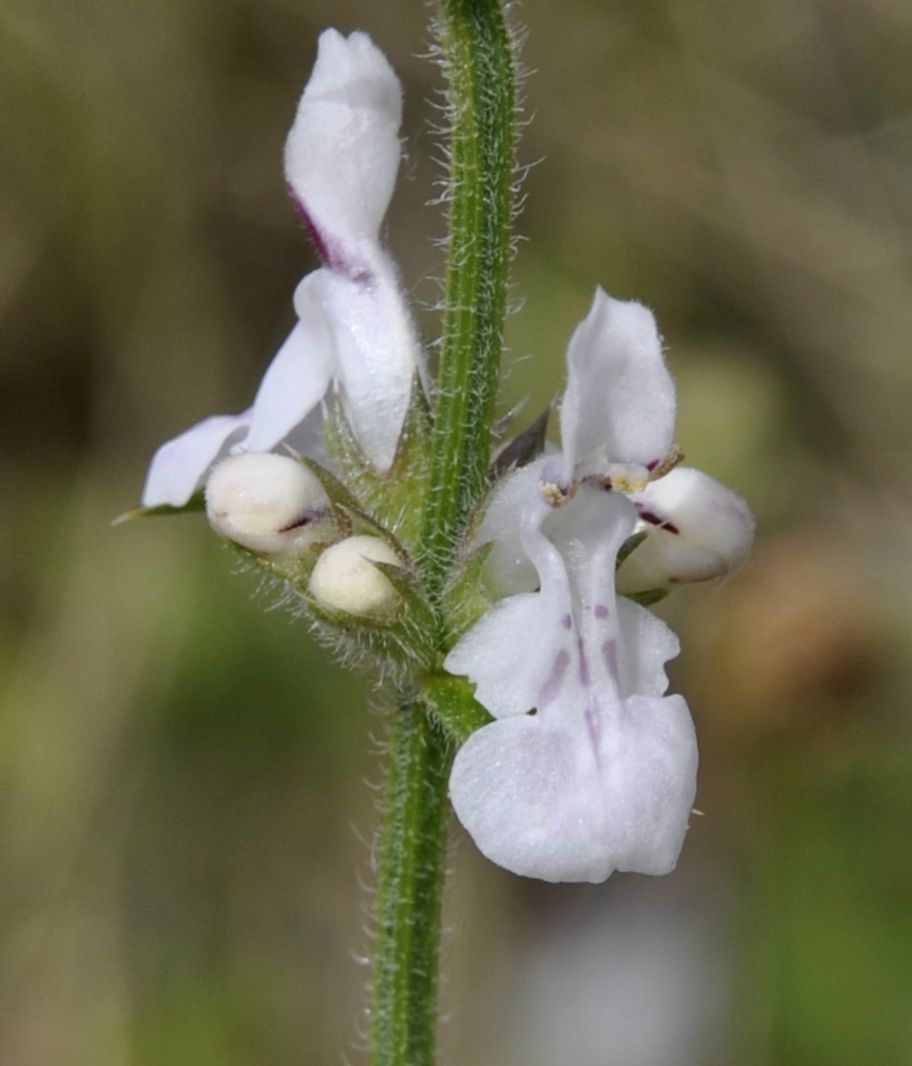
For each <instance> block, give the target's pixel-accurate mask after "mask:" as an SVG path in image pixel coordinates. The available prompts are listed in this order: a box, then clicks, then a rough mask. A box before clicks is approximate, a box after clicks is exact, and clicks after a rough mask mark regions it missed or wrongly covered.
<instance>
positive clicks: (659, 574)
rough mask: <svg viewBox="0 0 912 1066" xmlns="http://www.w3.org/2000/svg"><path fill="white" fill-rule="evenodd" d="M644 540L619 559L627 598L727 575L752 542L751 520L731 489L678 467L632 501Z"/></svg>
mask: <svg viewBox="0 0 912 1066" xmlns="http://www.w3.org/2000/svg"><path fill="white" fill-rule="evenodd" d="M633 500H634V503H635V504H636V508H637V511H638V512H639V516H640V521H639V523H638V525H637V532H643V533H646V539H645V540H644V541H643V542H642V544H640V545H639V547H637V548H636V549H635V550H634V551H633V552H632V553H631V554H630V555H629V556H628V557H627V559H625V560H624V563H623V564H622V566H621V568H620V570H619V571H618V575H617V587H618V591H619V592H622V593H626V594H628V595H630V594H633V593H637V592H646V591H649V590H652V589H661V588H667V587H668V586H670V585H678V584H685V583H687V582H693V581H708V580H709V579H710V578H714V577H723V576H724V575H725V574H731V573H733V572H734V571H735V570H737V569H738V567H739V566H740V565H741V564H742V563H743V562H744V560H745V559H746V558H747V556H748V553H749V552H750V548H751V544H752V543H753V539H754V519H753V516H752V515H751V513H750V510H749V509H748V506H747V504H746V503H745V502H744V500H742V499H741V497H740V496H738V495H736V494H735V493H734V492H732V491H731V489H727V488H726V487H725V486H724V485H721V484H719V482H718V481H715V480H714V479H713V478H711V477H709V476H708V475H706V474H704V473H702V472H701V471H699V470H691V469H689V468H687V467H678V468H677V469H675V470H672V471H670V472H669V473H668V474H666V475H665V476H664V477H662V478H659V479H658V480H657V481H654V482H651V483H650V484H649V485H648V486H647V487H646V489H644V491H643V492H640V493H637V495H636V496H634V497H633Z"/></svg>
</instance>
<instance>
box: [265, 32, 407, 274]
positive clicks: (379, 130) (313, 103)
mask: <svg viewBox="0 0 912 1066" xmlns="http://www.w3.org/2000/svg"><path fill="white" fill-rule="evenodd" d="M401 119H402V90H401V87H400V85H399V80H398V79H397V77H396V75H395V74H394V73H393V70H392V67H390V65H389V63H388V61H387V59H386V57H385V56H384V55H383V53H382V52H381V51H380V50H379V49H378V48H377V47H376V46H375V45H374V44H373V42H372V41H371V39H370V38H369V37H368V36H367V35H366V34H364V33H353V34H351V35H350V36H349V37H343V36H342V35H341V34H340V33H339V32H338V31H336V30H326V31H325V32H324V33H322V34H321V35H320V43H319V49H318V52H317V61H316V63H315V65H314V69H313V73H312V74H311V76H310V80H309V81H308V83H307V86H306V87H305V89H304V93H303V95H302V97H301V101H300V103H299V105H298V111H297V115H296V116H295V120H294V123H293V125H292V127H291V131H290V133H289V134H288V140H287V142H286V144H285V174H286V177H287V179H288V183H289V186H290V188H291V191H292V193H293V195H294V197H295V200H296V201H297V204H298V206H299V208H300V210H301V211H302V212H303V214H304V215H305V217H306V220H307V222H308V224H309V226H310V227H311V229H312V231H313V235H314V238H315V240H316V242H317V245H318V248H319V250H320V252H321V254H322V256H323V258H324V260H325V262H326V263H327V265H329V266H330V267H332V268H333V269H335V270H340V271H343V272H344V273H347V274H349V275H350V276H354V275H355V274H357V273H358V271H359V269H360V263H361V258H362V254H363V248H362V244H363V243H365V242H366V243H367V245H368V246H373V245H375V244H376V243H377V240H378V235H379V231H380V225H381V223H382V221H383V216H384V214H385V213H386V209H387V207H388V205H389V201H390V197H391V196H392V193H393V186H394V183H395V180H396V171H397V170H398V167H399V156H400V145H399V124H400V122H401Z"/></svg>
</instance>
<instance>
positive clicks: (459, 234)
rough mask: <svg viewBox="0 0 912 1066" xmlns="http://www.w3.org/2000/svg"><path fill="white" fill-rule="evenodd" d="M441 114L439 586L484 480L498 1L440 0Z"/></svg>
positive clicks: (493, 342)
mask: <svg viewBox="0 0 912 1066" xmlns="http://www.w3.org/2000/svg"><path fill="white" fill-rule="evenodd" d="M437 28H438V32H439V35H440V39H441V43H442V47H443V60H444V68H445V71H446V74H447V78H448V83H449V85H448V104H449V112H450V117H451V122H452V127H451V135H450V173H449V205H450V207H449V245H448V247H449V259H448V263H447V277H446V292H445V301H444V308H445V310H444V322H443V338H442V345H441V354H440V371H439V376H438V380H437V398H436V411H435V418H434V439H433V453H432V467H431V490H430V493H429V495H428V501H427V508H426V510H425V524H424V550H425V568H426V576H427V578H428V581H429V584H430V585H431V587H432V590H433V589H435V588H436V587H439V584H440V583H441V581H442V580H443V576H444V574H445V572H446V569H447V567H448V565H449V562H450V559H451V557H452V552H453V549H454V546H455V544H456V541H457V538H458V535H459V533H460V531H461V529H462V527H463V525H464V523H465V520H466V518H467V516H468V514H469V512H470V511H471V509H472V507H473V506H474V504H475V503H476V501H477V500H478V497H479V495H480V494H481V492H482V491H483V490H484V487H485V483H486V478H487V471H488V465H489V463H490V455H491V439H492V437H491V427H492V423H493V420H494V404H495V400H496V398H497V387H498V382H499V377H500V356H501V350H502V347H503V322H504V316H505V313H506V299H507V275H508V271H509V259H510V227H511V223H512V220H513V185H514V178H515V174H514V141H515V123H514V117H515V105H516V89H515V78H514V70H513V50H512V46H511V42H510V36H509V33H508V30H507V27H506V25H505V22H504V18H503V12H502V10H501V6H500V3H499V2H498V0H441V2H440V19H439V22H438V27H437Z"/></svg>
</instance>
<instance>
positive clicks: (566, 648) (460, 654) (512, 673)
mask: <svg viewBox="0 0 912 1066" xmlns="http://www.w3.org/2000/svg"><path fill="white" fill-rule="evenodd" d="M547 510H548V507H547V505H546V504H545V503H544V501H543V500H542V499H541V496H540V495H538V493H537V491H536V494H535V497H534V498H533V499H532V500H530V501H529V506H528V508H527V510H526V512H525V513H524V514H522V515H517V523H519V522H520V520H521V521H522V524H523V531H522V535H523V550H524V551H525V553H526V555H527V556H528V557H529V558H530V559H531V561H532V562H533V564H534V566H535V568H536V570H537V571H538V574H539V578H540V580H541V591H540V592H530V593H522V594H520V595H517V596H508V597H507V598H506V599H503V600H501V601H500V602H499V603H497V604H495V606H494V607H492V608H491V610H490V611H488V613H487V614H486V615H484V617H483V618H482V619H481V621H480V622H478V623H477V624H476V625H475V626H473V627H472V629H470V630H469V632H468V633H466V635H465V636H464V637H463V638H462V639H461V640H460V641H459V642H458V643H457V644H456V646H455V647H454V648H453V650H452V651H451V652H450V653H449V655H448V656H447V657H446V660H445V661H444V664H443V665H444V668H445V669H446V670H448V671H449V672H450V673H451V674H464V675H466V676H467V677H468V678H469V679H470V680H471V681H473V682H474V683H475V685H476V686H477V687H476V690H475V697H476V699H477V700H478V701H479V702H480V703H481V704H483V705H484V706H485V707H487V709H488V710H489V711H490V712H491V714H493V715H494V717H495V718H505V717H508V716H510V715H516V714H523V713H524V712H526V711H529V710H531V709H532V708H533V707H537V706H540V705H541V704H542V703H543V701H546V700H547V694H549V693H552V692H553V693H555V694H556V690H557V689H558V688H559V687H561V685H562V684H563V683H564V682H565V675H566V674H567V672H568V671H569V670H570V669H571V667H572V666H573V664H574V663H575V662H576V657H577V654H578V652H577V641H576V636H575V633H574V623H573V612H572V607H571V602H570V588H569V583H568V581H567V576H566V572H565V569H564V564H563V560H562V559H561V557H560V554H559V553H558V551H557V549H556V548H555V547H554V545H553V544H551V542H550V541H549V540H548V539H547V538H546V537H544V536H543V535H542V534H541V533H540V532H539V529H538V527H539V525H540V524H541V521H542V518H543V517H544V515H545V514H546V513H547ZM543 694H545V695H544V696H543Z"/></svg>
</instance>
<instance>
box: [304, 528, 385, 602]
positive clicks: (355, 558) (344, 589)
mask: <svg viewBox="0 0 912 1066" xmlns="http://www.w3.org/2000/svg"><path fill="white" fill-rule="evenodd" d="M375 562H377V563H389V564H390V565H391V566H399V567H401V566H402V560H401V559H400V558H399V556H398V555H396V553H395V552H394V551H393V549H392V548H391V547H390V546H389V545H388V544H387V543H386V541H384V540H381V539H380V538H379V537H369V536H357V537H347V538H346V539H345V540H340V541H339V542H338V543H337V544H333V545H332V546H331V547H329V548H327V549H326V551H324V552H323V554H322V555H321V556H320V558H319V559H318V560H317V565H316V566H315V567H314V570H313V573H312V574H311V576H310V590H309V591H310V594H311V596H313V598H314V599H315V600H316V601H317V602H318V603H319V604H320V605H321V606H322V607H327V608H329V609H330V610H333V611H345V612H346V613H347V614H354V615H362V616H369V617H373V618H384V617H389V616H390V615H391V614H393V613H394V612H395V611H396V608H397V607H398V606H399V603H400V597H399V593H398V592H397V591H396V589H395V588H394V586H393V584H392V582H391V581H390V580H389V578H387V576H386V575H385V574H384V573H383V571H382V570H380V569H378V568H377V567H376V566H374V565H373V564H374V563H375Z"/></svg>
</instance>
